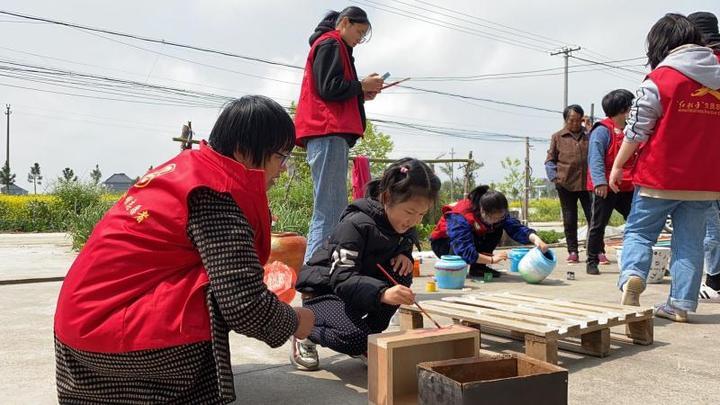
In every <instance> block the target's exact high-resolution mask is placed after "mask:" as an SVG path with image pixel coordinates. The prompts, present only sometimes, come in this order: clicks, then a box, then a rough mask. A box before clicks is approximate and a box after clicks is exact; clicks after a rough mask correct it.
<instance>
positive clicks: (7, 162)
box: [5, 104, 12, 194]
mask: <svg viewBox="0 0 720 405" xmlns="http://www.w3.org/2000/svg"><path fill="white" fill-rule="evenodd" d="M5 108H6V110H5V115H7V144H6V149H5V165H6V166H7V168H8V174H9V173H10V114H12V111H10V104H6V105H5ZM5 192H6V193H8V194H10V176H8V178H7V184H5Z"/></svg>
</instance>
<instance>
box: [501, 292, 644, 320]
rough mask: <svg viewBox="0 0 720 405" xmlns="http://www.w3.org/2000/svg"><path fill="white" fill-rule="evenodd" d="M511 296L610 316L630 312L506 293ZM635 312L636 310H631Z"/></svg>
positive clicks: (557, 299) (530, 301)
mask: <svg viewBox="0 0 720 405" xmlns="http://www.w3.org/2000/svg"><path fill="white" fill-rule="evenodd" d="M504 295H506V296H507V297H509V298H512V299H516V300H523V301H526V302H529V303H535V304H544V305H553V306H557V307H559V308H567V309H574V310H577V311H582V312H586V313H591V314H601V315H604V316H607V315H609V316H610V317H620V316H622V317H624V316H625V315H626V314H627V313H628V312H626V311H616V310H613V311H610V310H608V309H607V308H602V307H600V306H597V305H592V304H578V303H574V302H571V301H567V300H562V299H559V298H532V297H526V296H523V295H518V294H515V293H504ZM630 313H635V312H630Z"/></svg>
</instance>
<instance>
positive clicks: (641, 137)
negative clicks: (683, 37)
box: [625, 45, 720, 142]
mask: <svg viewBox="0 0 720 405" xmlns="http://www.w3.org/2000/svg"><path fill="white" fill-rule="evenodd" d="M662 66H669V67H672V68H673V69H675V70H677V71H679V72H681V73H682V74H684V75H685V76H687V77H689V78H691V79H693V80H695V81H696V82H698V83H700V84H702V85H703V86H705V87H709V88H711V89H713V90H718V89H720V62H718V59H717V56H715V54H714V53H713V51H712V49H710V48H706V47H703V46H698V45H683V46H680V47H677V48H675V49H673V50H672V51H671V52H670V54H669V55H668V56H667V57H665V59H663V61H662V62H661V63H660V64H659V65H658V66H657V67H658V68H659V67H662ZM662 113H663V111H662V103H661V102H660V92H659V90H658V87H657V85H656V84H655V83H653V81H652V80H650V79H649V78H647V79H645V81H644V82H642V84H641V85H640V88H639V89H638V90H637V92H636V97H635V101H634V103H633V106H632V108H631V110H630V118H629V119H628V122H627V126H625V140H626V141H628V142H645V141H647V139H648V137H649V136H650V135H652V133H653V132H654V131H655V124H656V122H657V121H658V120H659V119H660V118H661V117H662Z"/></svg>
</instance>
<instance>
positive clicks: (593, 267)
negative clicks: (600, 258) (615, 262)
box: [585, 263, 600, 276]
mask: <svg viewBox="0 0 720 405" xmlns="http://www.w3.org/2000/svg"><path fill="white" fill-rule="evenodd" d="M585 271H586V272H587V274H592V275H593V276H597V275H598V274H600V269H598V265H597V264H595V263H588V264H587V266H586V267H585Z"/></svg>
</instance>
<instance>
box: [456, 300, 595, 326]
mask: <svg viewBox="0 0 720 405" xmlns="http://www.w3.org/2000/svg"><path fill="white" fill-rule="evenodd" d="M465 297H467V298H470V299H476V297H481V298H482V300H483V301H490V302H498V303H501V304H507V305H515V306H520V307H523V308H533V309H540V310H544V309H547V310H549V311H552V312H557V313H558V314H564V315H569V316H575V317H587V318H591V319H595V320H598V321H600V322H601V323H605V319H606V318H604V317H601V316H598V315H599V314H598V313H597V312H596V311H594V312H588V311H581V310H577V309H572V308H565V307H558V306H555V305H549V304H543V303H539V302H536V301H532V300H528V299H523V300H520V301H519V300H517V299H512V298H508V297H500V296H496V295H484V294H483V295H480V296H477V295H466V296H465Z"/></svg>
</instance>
